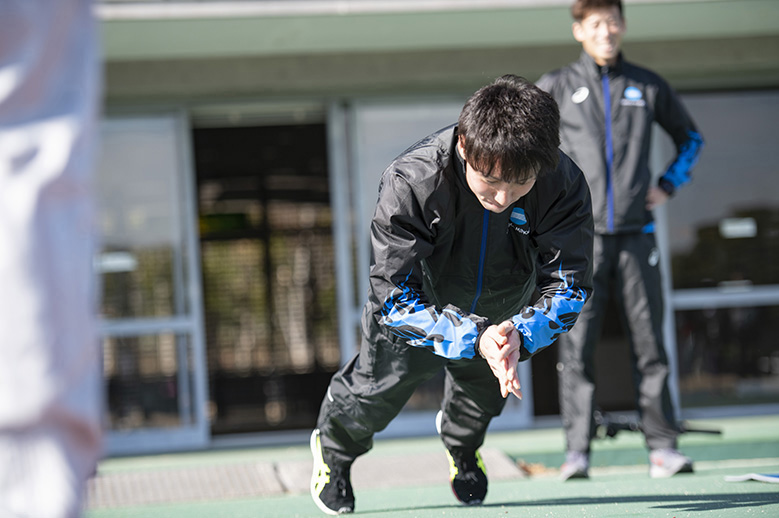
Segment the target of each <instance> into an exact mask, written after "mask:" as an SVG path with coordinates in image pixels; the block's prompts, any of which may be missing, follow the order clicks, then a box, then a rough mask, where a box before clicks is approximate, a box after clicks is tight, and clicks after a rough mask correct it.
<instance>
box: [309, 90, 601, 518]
mask: <svg viewBox="0 0 779 518" xmlns="http://www.w3.org/2000/svg"><path fill="white" fill-rule="evenodd" d="M559 143H560V140H559V113H558V110H557V105H556V103H555V102H554V100H553V99H552V98H551V96H549V95H548V94H547V93H545V92H543V91H542V90H540V89H539V88H537V87H536V86H534V85H533V84H532V83H529V82H527V81H526V80H524V79H522V78H520V77H517V76H503V77H501V78H498V79H497V80H495V81H494V82H493V83H492V84H490V85H487V86H485V87H483V88H481V89H480V90H479V91H477V92H476V93H475V94H474V95H473V96H471V98H470V99H469V100H468V101H467V102H466V104H465V107H464V108H463V110H462V112H461V114H460V117H459V122H458V123H457V124H455V125H452V126H449V127H447V128H444V129H442V130H440V131H438V132H436V133H434V134H432V135H430V136H428V137H426V138H424V139H422V140H421V141H419V142H417V143H416V144H414V145H413V146H411V147H410V148H409V149H408V150H406V151H405V152H404V153H403V154H401V155H400V156H399V157H398V158H396V159H395V160H394V161H393V162H392V163H391V164H390V165H389V167H388V168H387V169H386V170H385V171H384V174H383V175H382V177H381V181H380V185H379V197H378V202H377V204H376V210H375V213H374V216H373V219H372V222H371V247H372V260H371V268H370V289H369V294H368V302H367V303H366V305H365V307H364V309H363V314H362V341H361V347H360V351H359V353H358V354H357V355H356V356H355V357H354V358H352V360H351V361H350V362H349V363H348V364H347V365H345V366H344V367H343V368H341V369H340V370H339V371H338V372H337V373H336V374H335V375H334V376H333V378H332V380H331V381H330V386H329V387H328V389H327V394H326V396H325V398H324V400H323V402H322V407H321V409H320V413H319V419H318V423H317V429H315V430H314V432H313V433H312V435H311V449H312V452H313V454H314V472H313V475H312V479H311V494H312V497H313V499H314V502H315V503H316V504H317V506H318V507H319V508H320V509H321V510H322V511H324V512H325V513H327V514H333V515H335V514H343V513H350V512H353V510H354V494H353V491H352V485H351V480H350V469H351V466H352V463H353V462H354V460H355V458H357V457H358V456H360V455H362V454H364V453H366V452H367V451H368V450H370V449H371V447H372V445H373V435H374V434H375V433H376V432H378V431H381V430H383V429H384V428H385V427H386V426H387V425H388V424H389V423H390V421H391V420H392V419H393V418H394V417H395V416H396V415H397V414H398V413H399V412H400V410H401V409H402V407H403V405H404V404H405V403H406V401H407V400H408V399H409V397H410V396H411V395H412V393H413V392H414V390H415V389H416V388H417V386H419V385H420V384H421V383H423V382H424V381H426V380H428V379H430V378H431V377H433V376H434V375H435V374H437V373H439V372H440V371H441V370H442V369H445V372H446V376H445V386H444V400H443V402H442V409H441V411H440V412H439V413H438V416H437V419H436V425H437V429H438V431H439V434H440V435H441V438H442V440H443V443H444V446H445V448H446V451H447V455H448V458H449V462H450V482H451V485H452V489H453V491H454V494H455V496H456V497H457V499H459V500H460V501H461V502H462V503H464V504H468V505H475V504H480V503H482V501H483V500H484V498H485V496H486V494H487V476H486V474H485V471H484V465H483V463H482V460H481V457H480V455H479V452H478V450H479V448H480V446H481V445H482V443H483V441H484V437H485V434H486V432H487V427H488V425H489V423H490V421H491V419H492V418H493V417H495V416H497V415H499V414H500V412H501V411H502V409H503V407H504V405H505V398H506V397H507V396H508V394H509V393H513V394H515V395H516V396H517V397H519V398H521V395H522V394H521V391H520V388H521V387H520V383H519V379H518V377H517V369H516V367H517V362H518V361H520V360H526V359H527V358H529V357H530V356H532V355H533V354H535V353H537V352H538V351H540V350H542V349H545V348H546V347H548V346H549V345H551V344H552V343H553V342H554V341H555V340H556V338H557V337H558V335H560V334H561V333H564V332H565V331H567V330H568V329H569V328H570V326H572V325H573V323H574V322H575V321H576V317H577V316H578V313H579V311H580V309H581V307H582V305H583V304H584V301H585V300H586V299H587V297H588V296H589V294H590V283H591V276H592V267H591V265H590V260H591V254H592V232H593V230H592V212H591V205H590V195H589V191H588V188H587V184H586V181H585V179H584V176H583V175H582V173H581V171H580V170H579V168H578V167H576V165H575V164H574V163H573V162H572V161H571V160H570V159H569V158H568V157H567V156H565V155H564V154H563V153H561V152H560V151H559V149H558V147H559ZM536 288H537V289H538V291H539V292H540V298H539V299H538V300H535V301H533V300H531V298H532V295H533V292H534V289H536ZM533 303H534V305H533Z"/></svg>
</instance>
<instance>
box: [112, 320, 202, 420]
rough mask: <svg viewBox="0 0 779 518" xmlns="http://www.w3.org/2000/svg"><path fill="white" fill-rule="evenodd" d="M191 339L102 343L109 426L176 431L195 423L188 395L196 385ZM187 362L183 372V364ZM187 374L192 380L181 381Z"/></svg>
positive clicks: (116, 338) (177, 337)
mask: <svg viewBox="0 0 779 518" xmlns="http://www.w3.org/2000/svg"><path fill="white" fill-rule="evenodd" d="M189 349H190V343H189V340H188V339H187V338H186V337H185V336H182V335H175V334H169V333H168V334H158V335H144V336H112V337H106V338H105V339H104V341H103V371H104V373H103V375H104V379H105V383H106V388H107V401H106V403H107V406H108V412H107V416H106V419H107V421H108V422H107V423H106V424H107V427H108V428H109V429H111V430H130V429H140V428H171V427H177V426H182V425H184V424H189V423H191V422H192V420H193V419H194V414H193V413H192V405H191V404H190V400H189V394H188V393H187V391H184V392H182V391H181V388H182V387H190V386H191V383H192V367H191V365H190V362H189V361H188V360H187V358H189V357H191V351H190V350H189ZM182 362H184V363H185V365H183V367H184V369H182V370H180V369H179V368H180V366H181V365H180V364H181V363H182ZM181 372H186V376H187V379H180V378H179V375H180V373H181Z"/></svg>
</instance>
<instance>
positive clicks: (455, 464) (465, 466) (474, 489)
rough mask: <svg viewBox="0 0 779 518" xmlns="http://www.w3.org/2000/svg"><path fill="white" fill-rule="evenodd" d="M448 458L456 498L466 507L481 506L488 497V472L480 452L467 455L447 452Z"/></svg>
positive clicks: (450, 478) (450, 479) (450, 477)
mask: <svg viewBox="0 0 779 518" xmlns="http://www.w3.org/2000/svg"><path fill="white" fill-rule="evenodd" d="M446 456H447V458H448V459H449V482H450V483H451V485H452V492H453V493H454V496H456V497H457V500H459V501H460V502H462V503H464V504H465V505H480V504H481V503H482V502H483V501H484V498H485V497H486V496H487V470H486V469H485V468H484V462H482V460H481V455H480V454H479V452H478V451H476V452H474V453H471V454H467V453H452V452H450V451H449V450H447V451H446Z"/></svg>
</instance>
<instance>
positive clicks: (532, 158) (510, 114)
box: [458, 74, 560, 183]
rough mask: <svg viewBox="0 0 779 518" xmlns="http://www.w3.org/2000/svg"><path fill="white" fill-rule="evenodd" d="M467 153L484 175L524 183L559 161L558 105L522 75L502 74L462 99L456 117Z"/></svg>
mask: <svg viewBox="0 0 779 518" xmlns="http://www.w3.org/2000/svg"><path fill="white" fill-rule="evenodd" d="M458 134H459V136H460V138H462V139H463V146H464V148H465V158H466V160H467V162H468V163H469V164H470V165H471V167H473V168H474V169H476V170H478V171H479V172H481V173H484V174H485V175H488V176H492V175H493V174H492V173H493V172H495V173H499V174H498V175H497V176H500V178H501V179H502V180H503V181H506V182H516V183H523V182H525V181H528V180H530V179H532V178H533V177H535V176H537V175H539V174H541V173H543V172H544V171H547V170H553V169H555V168H556V167H557V164H558V162H559V160H560V155H559V151H558V148H559V147H560V110H559V108H558V107H557V103H556V102H555V100H554V98H552V96H551V95H549V94H548V93H546V92H544V91H543V90H541V89H540V88H538V87H537V86H535V85H534V84H533V83H531V82H530V81H528V80H527V79H525V78H522V77H519V76H515V75H511V74H508V75H504V76H501V77H499V78H497V79H496V80H495V81H493V82H492V83H491V84H489V85H487V86H484V87H482V88H481V89H479V90H478V91H477V92H476V93H474V94H473V95H472V96H471V97H470V99H468V101H467V102H466V103H465V106H464V107H463V109H462V112H461V113H460V119H459V121H458Z"/></svg>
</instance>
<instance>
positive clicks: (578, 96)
mask: <svg viewBox="0 0 779 518" xmlns="http://www.w3.org/2000/svg"><path fill="white" fill-rule="evenodd" d="M589 96H590V89H589V88H587V87H586V86H582V87H580V88H577V89H576V91H575V92H574V93H573V95H571V100H572V101H573V102H574V103H576V104H580V103H583V102H584V100H585V99H587V97H589Z"/></svg>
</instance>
